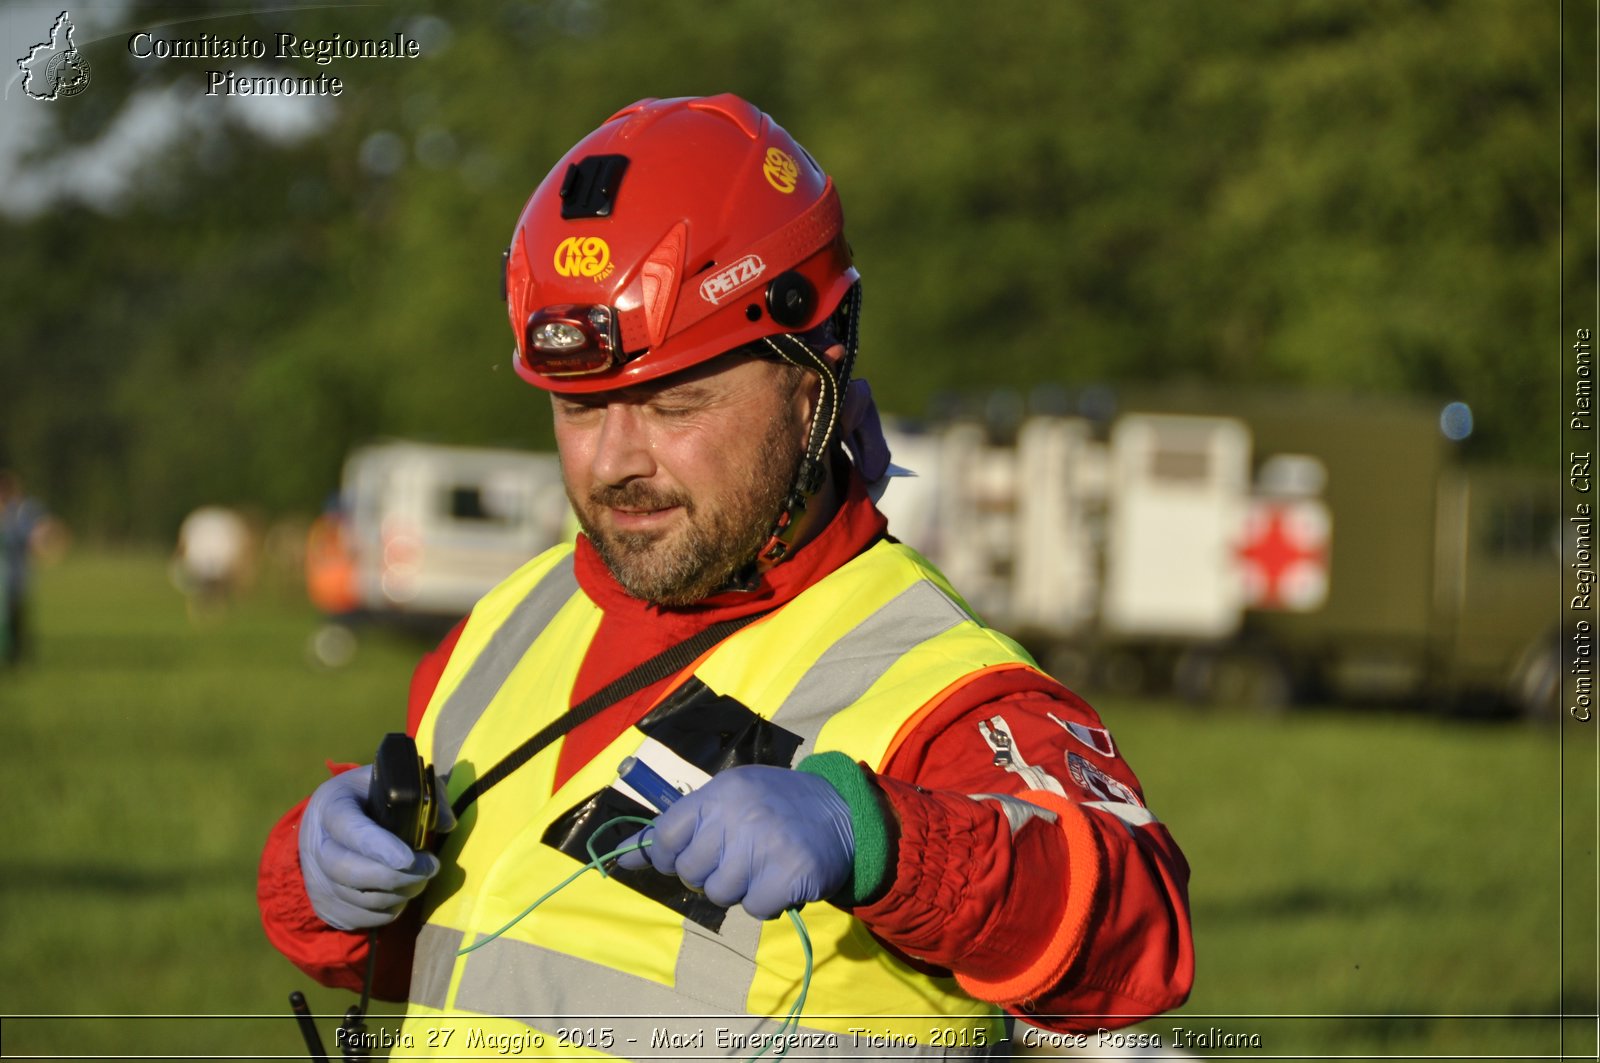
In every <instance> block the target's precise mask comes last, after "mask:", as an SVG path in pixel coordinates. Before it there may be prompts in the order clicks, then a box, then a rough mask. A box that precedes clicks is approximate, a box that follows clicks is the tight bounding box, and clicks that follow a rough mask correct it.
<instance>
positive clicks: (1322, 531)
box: [1238, 499, 1328, 610]
mask: <svg viewBox="0 0 1600 1063" xmlns="http://www.w3.org/2000/svg"><path fill="white" fill-rule="evenodd" d="M1238 557H1239V561H1240V564H1241V566H1242V567H1243V569H1244V573H1243V575H1244V581H1245V601H1246V604H1248V605H1249V606H1250V607H1251V608H1255V609H1293V610H1310V609H1316V608H1318V607H1320V606H1321V605H1322V603H1323V602H1324V601H1325V600H1326V599H1327V596H1328V511H1327V507H1326V506H1324V505H1323V504H1322V503H1321V502H1317V501H1309V500H1295V501H1283V500H1277V499H1260V500H1257V501H1256V502H1255V503H1254V505H1253V507H1252V509H1251V512H1250V516H1249V519H1248V521H1247V522H1246V525H1245V535H1244V541H1243V543H1242V544H1241V545H1240V547H1239V550H1238Z"/></svg>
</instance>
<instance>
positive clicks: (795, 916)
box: [456, 816, 812, 1063]
mask: <svg viewBox="0 0 1600 1063" xmlns="http://www.w3.org/2000/svg"><path fill="white" fill-rule="evenodd" d="M654 822H655V821H654V820H649V819H644V818H642V817H640V816H617V817H615V818H613V819H608V820H606V821H605V822H604V823H602V824H600V826H598V827H596V828H595V831H594V833H593V834H591V835H589V840H588V841H587V842H585V843H584V848H585V849H586V850H587V851H588V853H589V862H588V863H587V864H584V865H583V866H582V867H580V868H578V870H576V871H574V872H573V873H572V874H570V875H568V876H567V877H566V878H564V879H562V880H561V881H560V882H558V883H556V884H555V885H554V886H553V887H551V888H550V889H549V890H548V891H546V892H545V893H544V894H543V895H542V896H540V897H539V899H538V900H536V901H534V902H533V903H532V904H530V905H528V906H527V907H526V908H524V909H523V910H522V911H521V912H519V913H517V916H516V918H514V919H512V920H511V921H510V922H509V923H507V924H506V925H505V926H503V927H501V928H500V929H499V930H496V931H495V932H494V933H492V934H490V935H488V936H487V937H484V938H481V939H479V940H477V941H474V942H473V943H472V944H470V945H468V946H466V947H465V948H463V949H460V950H459V951H457V952H456V955H457V956H465V955H466V954H467V953H469V952H472V951H473V950H474V949H480V948H482V947H483V946H485V945H487V944H488V943H489V942H491V941H493V940H494V939H496V938H498V937H499V936H500V935H501V934H504V933H505V932H506V931H507V930H510V929H511V928H512V927H514V926H516V925H517V924H518V923H520V922H522V921H523V920H524V919H526V918H527V917H528V915H529V914H530V913H532V911H533V910H534V909H535V908H537V907H539V905H541V904H543V903H544V902H545V901H547V900H549V899H550V898H551V897H554V896H555V895H556V894H558V893H560V892H561V891H562V890H564V889H566V888H567V887H568V886H570V885H572V884H573V883H574V882H576V881H577V880H578V877H579V876H580V875H582V874H583V873H584V872H585V871H598V872H600V877H601V878H610V877H611V876H610V875H608V874H606V869H605V866H604V865H605V864H606V863H607V862H608V861H611V860H615V859H616V858H617V857H619V856H622V855H623V854H624V853H631V852H633V851H634V850H635V849H643V848H645V847H646V846H648V845H649V844H650V841H649V839H646V840H645V841H643V842H640V843H638V844H636V845H624V846H621V847H620V848H617V849H613V850H611V852H609V853H596V852H595V851H594V840H595V839H596V838H598V837H599V836H600V835H601V834H602V833H604V832H605V830H606V829H607V828H608V827H611V826H613V825H614V824H617V823H639V824H643V825H644V826H646V827H648V826H650V825H651V824H652V823H654ZM784 914H785V915H787V916H788V917H789V921H790V922H791V923H793V924H794V928H795V931H796V932H797V933H799V935H800V948H801V949H802V950H803V951H804V952H805V957H806V970H805V974H804V976H802V978H801V980H800V995H799V996H797V997H795V1001H794V1006H793V1007H791V1008H790V1009H789V1012H788V1014H786V1015H785V1016H784V1017H783V1022H782V1023H780V1024H779V1026H778V1032H777V1033H776V1034H775V1035H774V1036H773V1038H772V1039H771V1040H769V1041H768V1042H767V1043H766V1044H765V1045H764V1046H762V1048H761V1051H759V1052H757V1053H756V1054H755V1055H753V1056H751V1057H750V1058H749V1059H747V1060H745V1063H755V1060H758V1059H760V1058H761V1057H762V1056H764V1055H766V1054H767V1049H769V1048H771V1047H772V1046H773V1045H774V1044H775V1043H777V1042H779V1041H781V1040H782V1039H783V1038H784V1037H785V1036H787V1034H788V1033H789V1032H790V1031H793V1030H798V1029H799V1028H800V1014H801V1011H802V1010H803V1009H804V1008H805V1006H806V996H807V994H809V993H810V992H811V969H812V952H811V935H810V934H809V933H808V932H807V931H806V924H805V922H804V921H803V920H801V918H800V911H799V909H796V908H786V909H784ZM788 1052H789V1046H788V1045H787V1044H779V1046H778V1051H777V1052H776V1053H775V1054H774V1055H773V1058H774V1059H782V1058H783V1057H784V1056H785V1055H787V1054H788Z"/></svg>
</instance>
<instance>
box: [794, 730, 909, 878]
mask: <svg viewBox="0 0 1600 1063" xmlns="http://www.w3.org/2000/svg"><path fill="white" fill-rule="evenodd" d="M794 769H795V771H803V772H805V773H806V774H807V775H815V776H816V777H817V778H819V779H823V780H825V781H826V782H827V783H828V784H829V785H830V786H832V787H833V788H834V789H835V790H837V791H839V796H840V797H842V798H844V803H845V804H846V805H849V806H850V829H851V830H852V832H854V834H855V844H856V851H855V869H854V873H853V874H852V876H851V881H850V885H849V887H848V888H847V889H844V890H840V891H839V896H837V897H835V898H834V900H835V901H836V902H837V903H839V904H841V905H843V906H845V907H852V906H854V905H858V904H864V903H866V902H867V901H868V900H871V899H873V898H875V896H876V895H877V893H878V891H879V890H880V889H881V888H882V886H883V883H884V879H885V877H886V876H887V875H888V873H889V858H890V855H891V854H890V851H889V824H888V822H887V821H886V820H885V818H884V811H883V805H882V804H880V803H879V796H878V788H877V787H876V786H874V785H873V783H872V780H871V778H869V777H868V775H867V771H866V769H865V768H863V767H862V766H861V765H859V764H857V763H856V762H855V761H853V760H851V759H850V758H849V757H848V756H846V755H845V754H843V753H838V752H834V753H813V754H811V755H810V756H809V757H807V758H805V759H804V760H802V761H801V762H800V763H799V764H796V765H795V766H794Z"/></svg>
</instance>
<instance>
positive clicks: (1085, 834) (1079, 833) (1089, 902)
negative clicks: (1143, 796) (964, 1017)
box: [956, 790, 1105, 1005]
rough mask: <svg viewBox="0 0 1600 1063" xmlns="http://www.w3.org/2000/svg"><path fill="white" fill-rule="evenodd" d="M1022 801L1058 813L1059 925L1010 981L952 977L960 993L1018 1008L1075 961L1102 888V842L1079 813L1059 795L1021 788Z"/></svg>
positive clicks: (1078, 809)
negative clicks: (1062, 857) (1063, 894)
mask: <svg viewBox="0 0 1600 1063" xmlns="http://www.w3.org/2000/svg"><path fill="white" fill-rule="evenodd" d="M1016 797H1017V798H1019V799H1020V800H1023V801H1026V802H1028V803H1029V804H1032V805H1038V806H1039V807H1040V808H1043V809H1046V810H1048V811H1050V812H1054V813H1055V814H1056V822H1057V823H1058V824H1059V825H1060V827H1061V831H1062V833H1063V835H1064V836H1065V837H1066V841H1067V868H1068V885H1067V907H1066V911H1065V912H1063V913H1062V916H1061V921H1060V922H1059V923H1057V924H1056V926H1055V929H1054V932H1053V933H1052V934H1051V936H1050V940H1049V941H1048V942H1046V944H1045V947H1044V951H1042V952H1041V953H1040V954H1039V955H1038V957H1037V958H1035V959H1034V961H1033V962H1032V963H1030V964H1029V965H1028V966H1027V967H1026V968H1025V969H1024V970H1022V971H1021V972H1019V973H1017V974H1015V975H1012V976H1011V977H1009V978H1004V979H1000V980H998V981H984V980H982V979H978V978H972V977H969V976H966V975H963V974H959V973H958V974H957V975H956V981H957V982H958V983H959V984H960V986H961V988H962V989H965V990H966V991H967V992H968V993H971V994H972V995H973V996H975V997H977V998H978V999H979V1000H987V1001H991V1002H993V1003H996V1004H1001V1005H1010V1004H1019V1003H1022V1002H1024V1001H1027V1000H1031V999H1033V998H1034V997H1036V996H1038V995H1039V994H1040V993H1042V992H1044V991H1045V990H1047V989H1050V988H1051V987H1053V986H1055V985H1057V984H1058V983H1059V982H1060V981H1061V978H1062V976H1063V975H1064V974H1066V971H1067V968H1068V967H1070V966H1072V961H1073V960H1075V959H1077V956H1078V952H1079V951H1080V950H1081V949H1082V947H1083V942H1084V939H1085V938H1087V937H1088V931H1089V916H1090V914H1091V912H1092V911H1093V909H1094V899H1095V896H1096V894H1097V893H1098V892H1099V889H1100V877H1101V871H1102V868H1103V867H1104V864H1105V857H1104V856H1103V855H1102V853H1101V851H1100V842H1099V839H1098V838H1097V837H1096V835H1095V831H1094V827H1092V826H1091V825H1090V822H1089V816H1088V814H1087V813H1086V812H1084V811H1083V809H1081V808H1079V807H1078V806H1077V805H1076V804H1075V803H1073V802H1072V801H1069V800H1067V799H1066V798H1065V797H1062V796H1061V795H1059V794H1053V793H1049V792H1048V791H1045V790H1024V791H1023V792H1022V793H1020V794H1017V795H1016Z"/></svg>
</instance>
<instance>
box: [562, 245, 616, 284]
mask: <svg viewBox="0 0 1600 1063" xmlns="http://www.w3.org/2000/svg"><path fill="white" fill-rule="evenodd" d="M555 267H556V272H557V273H559V274H561V275H562V276H563V277H589V278H591V279H593V280H597V281H598V280H604V279H605V278H606V277H608V276H610V275H611V268H612V267H611V248H610V247H609V246H607V244H606V242H605V241H604V240H602V239H600V238H599V237H598V236H569V237H567V238H566V239H565V240H563V241H561V243H560V244H558V245H556V257H555Z"/></svg>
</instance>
